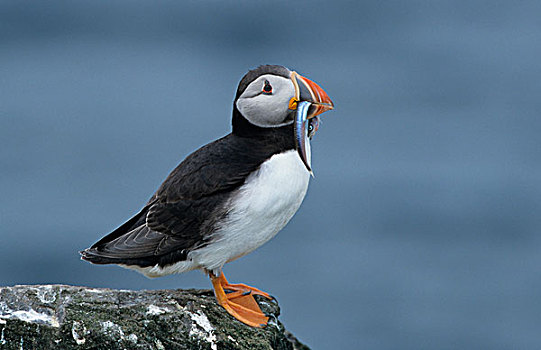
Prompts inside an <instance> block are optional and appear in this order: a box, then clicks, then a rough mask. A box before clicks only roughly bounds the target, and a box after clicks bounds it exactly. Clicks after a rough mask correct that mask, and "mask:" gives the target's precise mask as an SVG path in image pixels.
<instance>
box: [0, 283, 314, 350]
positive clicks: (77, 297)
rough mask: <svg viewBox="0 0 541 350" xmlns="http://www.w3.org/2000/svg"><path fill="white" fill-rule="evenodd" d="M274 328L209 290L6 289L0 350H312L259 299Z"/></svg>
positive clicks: (0, 308)
mask: <svg viewBox="0 0 541 350" xmlns="http://www.w3.org/2000/svg"><path fill="white" fill-rule="evenodd" d="M256 298H257V300H258V302H259V304H260V306H261V309H262V310H263V312H265V313H267V314H270V315H271V316H270V317H271V320H270V322H269V325H268V326H267V327H265V328H263V329H257V328H251V327H248V326H246V325H244V324H243V323H241V322H239V321H237V320H236V319H234V318H233V317H231V316H230V315H229V314H227V313H226V312H225V310H223V309H222V308H221V307H220V306H218V305H217V304H216V301H215V299H214V295H213V293H212V291H209V290H179V289H177V290H155V291H131V290H111V289H95V288H86V287H73V286H65V285H35V286H15V287H2V288H0V349H17V350H19V349H107V350H109V349H159V350H164V349H167V350H169V349H213V350H214V349H220V350H222V349H250V350H254V349H308V348H307V347H306V346H304V345H303V344H301V343H300V342H299V341H298V340H297V339H296V338H295V337H294V336H293V335H292V334H291V333H289V332H287V331H286V330H285V329H284V327H283V325H282V324H281V323H280V321H278V319H277V317H278V315H279V314H280V308H279V307H278V305H277V304H276V303H275V302H270V301H268V300H266V299H264V298H260V297H258V296H256Z"/></svg>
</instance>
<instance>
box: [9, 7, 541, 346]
mask: <svg viewBox="0 0 541 350" xmlns="http://www.w3.org/2000/svg"><path fill="white" fill-rule="evenodd" d="M540 11H541V4H540V3H539V2H534V1H532V2H527V1H519V2H515V1H513V2H511V1H477V2H465V1H435V2H433V1H411V2H400V1H391V2H385V3H382V2H379V1H365V2H362V3H361V2H347V1H335V2H333V3H332V4H331V3H327V2H314V1H312V2H299V3H291V2H248V1H245V2H238V3H236V4H235V5H226V4H225V3H222V2H218V1H207V2H182V3H181V2H173V1H164V2H160V3H154V2H152V3H150V2H142V1H132V2H129V3H127V2H119V1H109V2H107V4H105V3H97V2H90V1H80V2H68V1H56V2H43V3H33V4H30V3H24V2H3V3H2V4H1V5H0V33H2V34H1V36H0V82H1V83H0V140H1V143H0V144H1V147H0V194H1V196H0V222H1V228H0V235H1V236H0V238H1V240H2V244H1V245H0V285H12V284H22V283H68V284H81V285H90V286H101V287H113V288H133V289H155V288H191V287H197V288H210V283H209V282H208V281H207V280H206V278H205V277H204V276H203V275H202V274H200V273H198V272H192V273H188V274H185V275H179V276H169V277H165V278H161V279H155V280H149V279H146V278H145V277H143V276H140V275H138V274H136V273H134V272H131V271H127V270H123V269H121V268H117V267H96V266H91V265H90V264H87V263H84V262H80V261H79V260H78V254H77V251H78V250H80V249H82V248H85V247H87V246H88V245H90V244H91V243H93V242H95V241H96V240H97V239H98V238H100V237H101V236H102V235H104V234H106V233H108V232H109V231H110V230H112V229H114V228H115V227H116V226H117V225H119V224H120V223H122V222H123V220H125V219H127V218H129V217H130V215H132V214H134V213H135V212H137V211H138V210H139V209H140V207H141V206H142V205H143V204H144V202H145V201H146V200H147V199H148V197H149V196H150V195H151V194H152V192H153V191H154V190H155V189H156V187H157V186H158V185H159V184H160V183H161V181H162V180H163V179H164V178H165V176H166V175H167V174H168V172H169V171H170V170H171V169H172V168H173V167H175V166H176V164H178V162H180V161H181V160H182V159H183V157H185V156H186V155H187V154H189V153H190V152H191V151H193V150H194V149H196V148H197V147H199V146H201V145H203V144H205V143H207V142H209V141H211V140H213V139H216V138H218V137H220V136H222V135H224V134H226V133H228V132H229V128H230V126H229V125H230V113H231V103H232V99H233V96H234V92H235V89H236V85H237V83H238V81H239V80H240V78H241V77H242V75H243V74H244V73H245V72H246V71H247V70H248V69H250V68H253V67H255V66H257V65H259V64H263V63H273V64H283V65H286V66H288V67H290V68H292V69H295V70H297V71H299V72H300V73H301V74H305V75H306V76H307V77H309V78H311V79H313V80H315V81H317V82H319V83H320V84H321V86H322V87H323V88H324V89H325V90H326V91H327V92H328V93H329V95H330V96H331V97H332V98H333V100H334V102H335V105H336V107H337V108H336V110H335V111H333V112H330V113H328V114H326V115H324V116H323V123H322V126H321V128H320V132H319V133H318V134H317V135H316V137H315V139H314V142H313V153H314V154H313V165H314V171H315V175H316V177H315V179H314V181H312V184H311V187H310V190H309V193H308V196H307V198H306V200H305V202H304V204H303V206H302V207H301V210H300V211H299V213H298V214H297V215H296V216H295V218H294V219H293V220H292V222H291V223H290V224H289V225H288V226H287V227H286V228H285V229H284V230H283V231H282V232H281V233H280V234H279V235H278V236H277V237H276V238H275V239H274V240H272V241H271V242H269V243H268V244H267V245H265V246H263V247H262V248H260V249H259V250H257V251H256V252H254V253H252V254H250V255H248V256H246V257H245V258H243V259H240V260H238V261H236V262H233V263H231V264H229V265H227V266H226V273H227V275H228V277H229V279H230V280H233V281H243V282H246V283H250V284H253V285H256V286H259V287H260V288H262V289H264V290H269V291H270V292H271V293H272V294H274V295H276V296H277V298H278V299H279V301H280V304H281V305H282V307H283V315H282V316H281V319H282V321H283V322H284V323H285V324H286V326H287V327H288V328H289V329H290V330H291V331H292V332H294V333H295V334H296V335H297V336H299V338H300V339H301V340H303V341H305V342H306V343H308V344H309V345H311V346H312V347H313V348H317V349H338V348H343V349H347V348H363V349H364V348H366V349H398V348H399V349H510V348H513V349H537V348H539V347H541V336H540V335H539V329H540V326H541V316H540V315H541V302H540V300H541V299H540V297H541V292H540V291H541V274H540V273H539V266H540V265H541V257H540V254H539V251H540V248H541V240H540V238H539V228H540V227H541V219H540V216H539V212H540V210H541V196H540V195H541V183H540V178H541V177H540V175H541V169H540V164H541V163H540V160H541V147H540V146H541V145H540V141H539V135H540V133H541V118H539V117H540V115H541V99H540V98H539V97H540V91H541V65H540V64H539V62H540V58H541V45H539V43H540V39H541V22H540V21H539V13H540Z"/></svg>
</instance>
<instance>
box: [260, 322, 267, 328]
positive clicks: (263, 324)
mask: <svg viewBox="0 0 541 350" xmlns="http://www.w3.org/2000/svg"><path fill="white" fill-rule="evenodd" d="M259 325H260V326H261V327H263V328H264V327H267V324H266V323H260V324H259Z"/></svg>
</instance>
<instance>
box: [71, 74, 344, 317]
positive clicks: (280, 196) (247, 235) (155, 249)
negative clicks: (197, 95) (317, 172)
mask: <svg viewBox="0 0 541 350" xmlns="http://www.w3.org/2000/svg"><path fill="white" fill-rule="evenodd" d="M333 107H334V105H333V102H332V101H331V99H330V98H329V96H328V95H327V93H326V92H325V91H324V90H323V89H322V88H321V87H320V86H319V85H318V84H316V83H315V82H313V81H312V80H310V79H308V78H306V77H304V76H302V75H300V74H299V73H297V72H295V71H292V70H289V69H288V68H286V67H283V66H279V65H263V66H259V67H257V68H255V69H253V70H250V71H249V72H248V73H246V74H245V75H244V77H243V78H242V79H241V81H240V83H239V85H238V88H237V92H236V96H235V99H234V102H233V116H232V131H231V133H229V134H228V135H226V136H224V137H222V138H220V139H218V140H216V141H213V142H211V143H209V144H207V145H205V146H203V147H201V148H199V149H198V150H196V151H195V152H193V153H191V154H190V155H189V156H187V157H186V159H184V161H182V162H181V163H180V164H179V165H178V166H177V167H176V168H175V169H174V170H173V171H172V172H171V174H170V175H169V176H168V177H167V178H166V179H165V181H164V182H163V183H162V184H161V186H160V187H159V188H158V190H157V191H156V192H155V193H154V194H153V195H152V197H151V198H150V200H149V201H148V202H147V203H146V205H145V206H144V207H143V208H142V209H141V211H139V213H137V214H135V215H134V216H133V217H132V218H131V219H129V220H128V221H126V222H125V223H124V224H122V225H121V226H120V227H118V228H117V229H116V230H114V231H113V232H111V233H110V234H108V235H106V236H105V237H103V238H102V239H100V240H99V241H98V242H96V243H95V244H94V245H92V246H91V247H90V248H87V249H85V250H83V251H81V252H80V254H81V258H82V259H83V260H86V261H88V262H91V263H93V264H116V265H119V266H122V267H125V268H128V269H133V270H136V271H138V272H140V273H142V274H144V275H145V276H147V277H159V276H165V275H169V274H175V273H182V272H186V271H190V270H195V269H200V270H202V271H203V272H204V273H206V274H207V275H208V276H209V277H210V280H211V282H212V286H213V288H214V294H215V297H216V300H217V302H218V304H219V305H221V306H222V307H223V308H224V309H225V310H226V311H227V312H228V313H229V314H230V315H232V316H233V317H234V318H236V319H237V320H239V321H241V322H243V323H245V324H246V325H248V326H251V327H264V326H266V325H267V323H268V320H269V318H268V317H267V316H266V315H265V314H264V313H263V312H262V311H261V308H260V307H259V305H258V304H257V302H256V300H255V298H254V295H261V296H263V297H265V298H268V299H273V298H272V297H271V296H270V295H269V294H268V293H266V292H263V291H261V290H259V289H257V288H254V287H251V286H248V285H245V284H242V283H239V284H233V283H229V282H228V281H227V279H226V278H225V276H224V273H223V271H222V268H223V266H224V265H225V264H226V263H228V262H230V261H233V260H235V259H238V258H240V257H242V256H244V255H246V254H248V253H250V252H252V251H253V250H255V249H256V248H258V247H260V246H261V245H263V244H264V243H266V242H267V241H269V240H270V239H271V238H273V237H274V236H275V235H276V234H277V233H278V232H279V231H280V230H281V229H282V228H283V227H284V226H285V225H286V224H287V223H288V221H289V220H290V219H291V218H292V217H293V215H294V214H295V212H296V211H297V210H298V209H299V206H300V205H301V202H302V201H303V199H304V196H305V195H306V191H307V189H308V183H309V180H310V177H311V176H312V175H313V173H312V168H311V152H310V139H311V137H312V136H313V134H314V133H315V131H316V130H317V129H318V126H319V117H318V116H319V115H320V114H321V113H323V112H325V111H328V110H331V109H333Z"/></svg>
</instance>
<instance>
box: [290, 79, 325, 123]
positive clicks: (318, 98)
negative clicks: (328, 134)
mask: <svg viewBox="0 0 541 350" xmlns="http://www.w3.org/2000/svg"><path fill="white" fill-rule="evenodd" d="M291 80H292V81H293V84H294V85H295V97H293V98H292V99H291V101H289V108H290V109H297V104H298V102H301V101H306V102H310V103H311V104H312V106H311V107H310V111H309V113H308V118H307V119H310V118H313V117H315V116H317V115H320V114H321V113H323V112H326V111H328V110H331V109H333V108H334V105H333V103H332V101H331V99H330V98H329V95H327V93H326V92H325V91H323V89H322V88H321V87H320V86H319V85H317V84H316V83H314V82H313V81H311V80H310V79H308V78H305V77H303V76H302V75H300V74H299V73H297V72H291Z"/></svg>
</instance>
